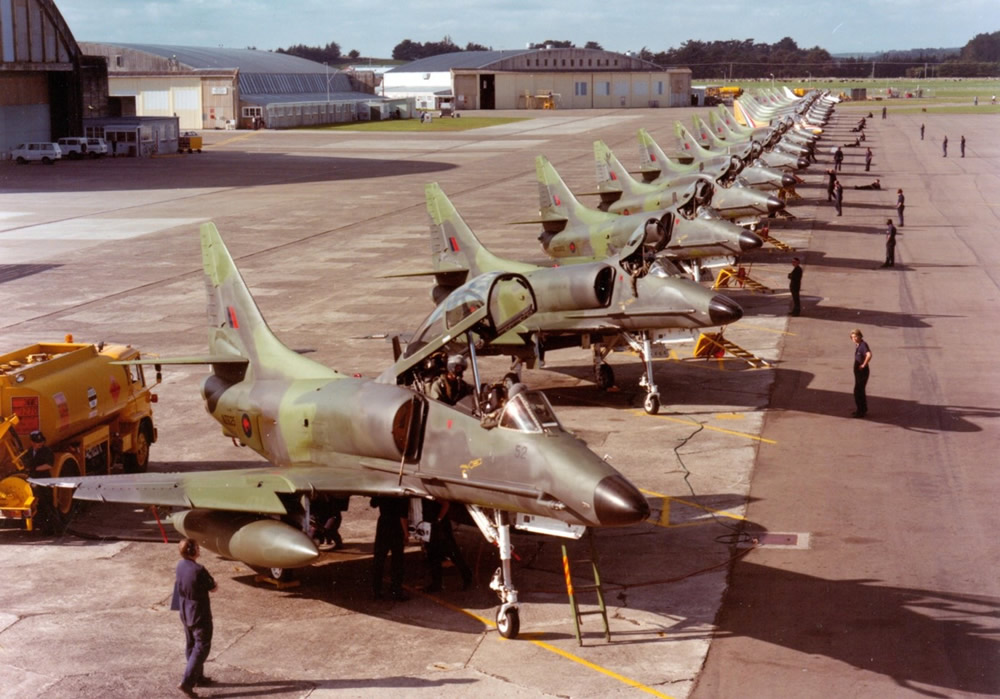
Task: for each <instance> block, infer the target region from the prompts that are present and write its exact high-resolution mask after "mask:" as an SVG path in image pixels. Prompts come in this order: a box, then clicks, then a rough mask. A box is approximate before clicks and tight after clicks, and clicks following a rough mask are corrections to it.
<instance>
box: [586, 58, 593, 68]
mask: <svg viewBox="0 0 1000 699" xmlns="http://www.w3.org/2000/svg"><path fill="white" fill-rule="evenodd" d="M592 65H594V59H593V58H588V59H587V67H588V68H590V67H591V66H592Z"/></svg>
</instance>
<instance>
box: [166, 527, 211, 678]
mask: <svg viewBox="0 0 1000 699" xmlns="http://www.w3.org/2000/svg"><path fill="white" fill-rule="evenodd" d="M179 549H180V554H181V560H180V561H178V563H177V571H176V580H175V581H174V596H173V599H172V600H171V602H170V608H171V609H173V610H175V611H178V612H180V616H181V623H182V624H184V638H185V640H186V642H187V645H186V646H185V650H184V654H185V657H187V666H186V667H185V669H184V679H183V680H181V683H180V684H179V685H177V688H178V689H179V690H181V691H182V692H184V693H185V694H187V695H188V696H189V697H196V696H198V695H197V694H195V691H194V688H195V687H196V686H197V685H203V686H204V685H210V684H213V683H214V681H213V680H212V678H210V677H206V676H205V660H206V659H207V658H208V654H209V653H210V652H211V650H212V630H213V626H212V602H211V600H210V599H209V593H211V592H215V590H216V589H217V586H216V584H215V580H214V579H213V578H212V576H211V575H209V573H208V571H207V570H206V569H205V566H203V565H201V564H200V563H198V562H197V560H196V559H197V558H198V556H199V555H200V553H201V550H200V547H199V546H198V542H197V541H195V540H194V539H188V538H184V539H181V541H180V546H179Z"/></svg>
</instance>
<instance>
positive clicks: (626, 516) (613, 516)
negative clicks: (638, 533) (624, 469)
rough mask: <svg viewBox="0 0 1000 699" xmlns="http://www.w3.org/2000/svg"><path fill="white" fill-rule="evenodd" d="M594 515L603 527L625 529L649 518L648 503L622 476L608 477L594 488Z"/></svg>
mask: <svg viewBox="0 0 1000 699" xmlns="http://www.w3.org/2000/svg"><path fill="white" fill-rule="evenodd" d="M594 513H595V514H596V515H597V520H598V521H599V522H600V523H601V525H602V526H605V527H625V526H628V525H630V524H638V523H639V522H642V521H643V520H644V519H646V518H647V517H649V503H648V502H646V498H644V497H643V496H642V493H640V492H639V491H638V490H637V489H636V487H635V486H634V485H632V484H631V483H629V482H628V480H626V479H625V477H624V476H621V475H617V476H608V477H607V478H604V479H602V480H601V482H600V483H598V484H597V487H596V488H594Z"/></svg>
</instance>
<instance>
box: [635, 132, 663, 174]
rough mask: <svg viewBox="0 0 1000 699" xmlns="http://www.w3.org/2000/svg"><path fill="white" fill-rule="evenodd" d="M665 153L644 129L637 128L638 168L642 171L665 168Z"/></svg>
mask: <svg viewBox="0 0 1000 699" xmlns="http://www.w3.org/2000/svg"><path fill="white" fill-rule="evenodd" d="M666 164H667V155H666V153H664V152H663V149H662V148H660V144H659V143H657V142H656V141H654V140H653V137H652V136H650V135H649V132H648V131H646V129H639V169H640V170H642V171H643V172H653V171H657V172H658V171H662V170H665V169H666Z"/></svg>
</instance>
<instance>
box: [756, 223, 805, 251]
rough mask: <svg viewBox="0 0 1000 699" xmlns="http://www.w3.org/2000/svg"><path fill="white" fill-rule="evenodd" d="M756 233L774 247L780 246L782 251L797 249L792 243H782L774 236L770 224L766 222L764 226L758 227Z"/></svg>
mask: <svg viewBox="0 0 1000 699" xmlns="http://www.w3.org/2000/svg"><path fill="white" fill-rule="evenodd" d="M756 233H757V235H759V236H760V239H761V240H763V241H764V242H765V243H770V244H771V246H772V247H775V248H778V249H779V250H781V251H782V252H793V251H794V250H795V248H793V247H792V246H791V245H786V244H785V243H782V242H781V241H780V240H778V239H777V238H775V237H774V236H772V235H771V227H770V226H768V225H767V224H766V223H765V224H764V225H763V226H760V227H758V228H757V231H756Z"/></svg>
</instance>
